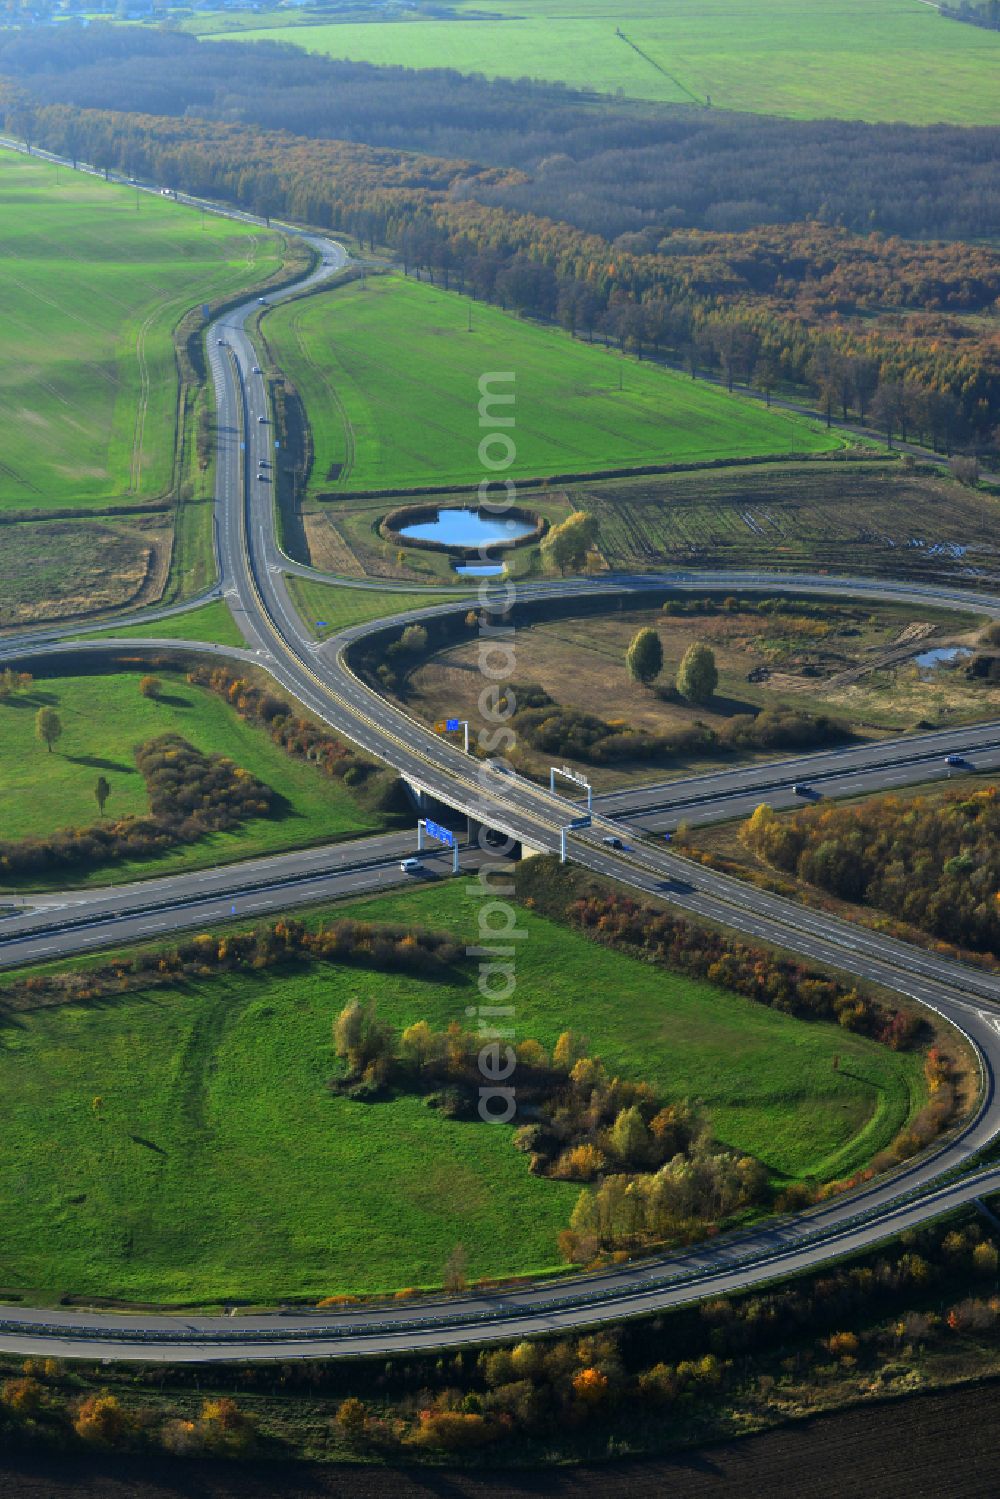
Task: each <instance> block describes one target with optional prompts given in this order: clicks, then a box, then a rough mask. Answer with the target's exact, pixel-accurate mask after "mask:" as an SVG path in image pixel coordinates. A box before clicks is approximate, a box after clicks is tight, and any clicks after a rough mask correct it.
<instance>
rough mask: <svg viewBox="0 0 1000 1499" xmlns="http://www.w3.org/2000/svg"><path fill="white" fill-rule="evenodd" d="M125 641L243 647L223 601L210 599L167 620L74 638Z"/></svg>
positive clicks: (95, 632)
mask: <svg viewBox="0 0 1000 1499" xmlns="http://www.w3.org/2000/svg"><path fill="white" fill-rule="evenodd" d="M112 636H114V637H117V638H123V639H128V640H205V641H209V642H212V643H214V644H215V645H235V646H245V645H246V641H245V640H244V638H243V636H242V635H241V634H240V632H239V629H238V627H237V625H236V621H235V620H234V619H233V616H232V614H231V613H230V612H229V606H228V604H225V603H223V601H222V599H213V600H212V602H211V603H210V604H202V605H201V606H200V607H199V608H197V609H190V610H188V611H187V613H185V614H170V615H168V616H167V617H166V619H152V620H150V621H149V622H148V623H147V624H139V625H132V624H129V623H128V622H127V621H123V623H122V624H120V625H118V626H116V627H113V628H112V629H109V630H91V631H90V632H89V633H88V634H86V635H74V636H72V637H71V638H72V639H74V640H104V639H106V638H108V637H112Z"/></svg>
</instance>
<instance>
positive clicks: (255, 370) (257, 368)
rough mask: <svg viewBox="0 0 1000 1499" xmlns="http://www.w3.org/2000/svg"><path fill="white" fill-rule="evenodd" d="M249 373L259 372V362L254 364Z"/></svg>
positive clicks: (257, 373) (255, 373)
mask: <svg viewBox="0 0 1000 1499" xmlns="http://www.w3.org/2000/svg"><path fill="white" fill-rule="evenodd" d="M251 373H252V374H254V375H259V374H260V365H259V364H255V365H254V367H253V370H252V372H251Z"/></svg>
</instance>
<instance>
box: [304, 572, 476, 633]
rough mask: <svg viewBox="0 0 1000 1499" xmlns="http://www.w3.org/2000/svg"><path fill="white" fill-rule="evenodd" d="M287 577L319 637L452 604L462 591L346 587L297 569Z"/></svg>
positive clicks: (306, 620) (311, 628) (306, 617)
mask: <svg viewBox="0 0 1000 1499" xmlns="http://www.w3.org/2000/svg"><path fill="white" fill-rule="evenodd" d="M286 581H287V583H288V591H289V593H290V594H291V597H292V602H293V603H294V605H295V607H296V609H297V610H298V612H299V615H300V616H301V618H302V622H303V624H306V625H308V627H309V629H310V630H312V632H313V634H314V635H318V636H320V637H323V636H326V635H336V633H337V632H338V630H347V629H349V628H350V627H351V625H360V624H364V623H366V622H367V621H368V620H370V619H388V618H389V616H390V615H393V614H402V613H404V611H406V610H409V609H420V608H422V607H425V606H430V605H431V604H451V603H455V602H456V601H457V599H459V598H461V592H460V591H459V592H458V593H457V594H454V593H436V592H434V591H433V590H432V589H427V590H426V591H421V592H420V593H417V592H416V591H415V590H412V591H411V592H409V593H404V592H402V591H401V590H397V591H396V592H393V590H392V589H388V588H385V589H383V588H380V589H374V588H343V587H341V586H340V585H339V584H337V583H315V582H314V581H313V580H312V578H300V577H297V576H296V575H295V574H294V573H291V574H289V576H288V578H287V580H286Z"/></svg>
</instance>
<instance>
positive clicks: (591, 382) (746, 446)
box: [267, 276, 840, 491]
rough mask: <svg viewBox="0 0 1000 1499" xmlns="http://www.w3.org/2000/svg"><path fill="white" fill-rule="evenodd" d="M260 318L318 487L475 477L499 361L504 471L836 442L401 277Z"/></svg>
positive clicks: (801, 424)
mask: <svg viewBox="0 0 1000 1499" xmlns="http://www.w3.org/2000/svg"><path fill="white" fill-rule="evenodd" d="M470 307H471V308H472V323H473V331H472V332H471V333H470V332H469V331H468V317H469V309H470ZM267 333H268V338H269V340H270V342H271V344H272V345H273V347H274V348H275V350H276V355H277V359H278V362H279V364H280V365H281V367H282V368H283V369H284V370H285V371H286V372H287V374H288V375H289V376H290V377H291V379H292V381H293V382H294V384H295V385H296V386H297V387H298V389H299V391H300V393H301V395H302V397H303V399H304V401H305V406H306V411H307V414H308V417H309V422H310V426H311V428H312V433H313V441H314V447H315V459H314V463H313V471H312V481H311V484H312V488H313V490H324V489H325V490H336V489H348V490H352V489H385V490H390V491H391V490H393V489H398V488H402V487H407V486H411V485H430V486H437V485H445V484H460V483H470V484H475V483H478V482H479V480H480V479H481V478H482V477H483V474H484V464H483V461H482V459H481V458H480V456H479V445H480V438H481V437H482V435H483V434H482V430H481V428H480V425H479V412H478V405H479V380H480V376H481V375H482V374H483V373H484V372H485V371H494V370H496V371H513V372H514V375H515V377H516V378H515V380H514V381H513V382H512V383H510V382H507V383H505V382H502V381H496V382H495V383H494V385H493V387H492V388H493V390H494V391H495V392H497V393H508V392H510V391H511V390H513V392H514V394H515V398H516V404H515V405H514V406H513V407H509V406H496V407H494V408H493V409H494V411H496V412H499V413H500V414H501V415H502V416H504V417H508V416H509V415H510V414H511V413H513V416H514V421H515V426H514V428H513V429H512V430H511V432H510V433H508V434H507V436H508V437H510V438H511V440H512V441H513V442H514V446H515V448H516V458H515V461H514V462H513V464H512V465H511V466H510V467H509V468H508V469H507V470H506V471H505V472H506V473H507V474H509V475H510V476H511V477H513V478H518V477H522V478H527V477H541V476H544V475H546V474H560V473H571V472H576V473H585V472H588V471H593V470H599V469H608V468H618V467H624V466H626V465H632V464H637V465H638V464H652V463H674V462H678V463H681V462H685V463H686V462H695V461H698V460H702V459H712V458H724V457H737V456H739V457H742V456H746V457H752V456H759V455H764V454H772V453H773V454H782V453H790V452H796V453H802V452H821V451H824V450H826V449H829V448H834V447H837V446H839V445H840V439H839V438H838V437H837V436H836V434H832V433H830V432H828V431H826V430H825V429H824V428H823V427H822V426H821V425H820V424H819V423H815V422H810V421H808V420H806V419H805V418H802V417H798V416H793V415H791V414H789V413H787V412H782V411H778V410H775V409H773V408H772V409H771V410H770V411H768V410H765V408H764V407H763V406H762V405H760V404H759V403H757V402H754V401H747V400H744V399H741V398H740V397H738V396H731V395H727V394H726V392H725V391H722V390H719V389H717V388H716V387H714V386H711V385H707V384H705V383H704V382H702V381H693V380H691V379H689V378H688V377H686V376H684V375H680V374H677V373H675V372H674V371H671V370H664V369H662V368H659V367H657V366H654V365H650V364H639V363H636V362H634V361H627V360H625V359H623V358H622V357H621V356H620V355H618V354H615V353H612V352H609V351H608V350H606V349H604V348H603V347H599V346H597V345H591V344H587V343H584V342H582V341H580V340H575V339H572V338H570V336H569V335H568V334H567V333H564V332H563V331H562V330H561V329H557V328H544V327H540V326H538V325H537V324H535V323H530V322H526V321H522V320H521V319H520V318H517V317H515V316H513V315H512V314H510V313H506V312H501V311H500V310H499V308H496V307H490V306H487V305H485V304H483V303H476V304H472V303H470V302H469V301H468V300H466V299H465V298H464V297H458V296H455V295H454V294H452V293H450V292H445V291H440V290H438V289H437V288H435V287H432V286H427V285H424V284H423V283H421V282H418V281H410V280H407V279H405V278H403V277H399V276H386V277H378V278H369V281H368V284H367V287H363V286H362V285H361V284H360V283H359V282H357V281H355V282H352V283H351V284H350V285H349V286H347V287H344V288H341V289H338V290H337V291H335V292H331V293H326V294H321V295H318V296H315V297H309V298H304V299H302V300H299V301H296V302H292V303H289V304H288V305H287V306H285V307H278V308H275V309H274V310H273V311H272V312H270V313H268V316H267ZM619 380H621V385H622V388H621V389H619ZM505 456H506V454H505V451H502V450H501V449H500V448H499V447H495V448H492V449H490V451H489V459H490V460H491V461H494V462H499V461H500V460H501V459H502V458H504V457H505Z"/></svg>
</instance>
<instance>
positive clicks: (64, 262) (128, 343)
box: [0, 151, 282, 510]
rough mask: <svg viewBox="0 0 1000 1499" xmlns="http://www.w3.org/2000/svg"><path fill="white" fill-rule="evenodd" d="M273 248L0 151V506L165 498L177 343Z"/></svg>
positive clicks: (275, 248)
mask: <svg viewBox="0 0 1000 1499" xmlns="http://www.w3.org/2000/svg"><path fill="white" fill-rule="evenodd" d="M281 243H282V242H281V240H280V238H279V237H278V236H276V235H271V234H262V233H260V232H259V231H256V230H253V229H250V228H247V227H245V226H243V225H241V224H235V223H230V222H229V221H228V220H226V219H221V218H218V217H217V216H215V215H212V214H204V215H202V214H198V213H196V212H194V211H193V210H191V209H189V208H184V207H182V206H181V205H179V204H177V203H173V202H171V201H169V200H168V199H166V198H160V197H154V196H152V195H151V194H149V193H137V192H135V191H133V190H132V189H129V188H125V187H114V186H111V185H109V184H107V183H105V182H103V181H101V180H100V179H98V178H96V177H93V176H90V175H87V174H84V173H82V172H73V171H70V170H69V169H68V168H66V167H63V168H62V169H60V170H58V171H57V169H56V168H55V167H52V166H49V165H47V164H46V163H43V162H40V161H38V160H36V159H35V158H28V157H25V156H22V155H20V154H19V153H17V152H12V151H0V326H2V327H3V347H4V358H3V364H2V366H0V508H3V509H5V510H39V509H54V508H56V507H60V508H65V507H73V508H81V509H86V508H88V507H93V508H96V507H99V505H100V503H101V502H102V501H106V500H109V499H123V498H129V499H139V500H141V499H150V498H153V497H154V496H158V495H162V494H164V493H165V492H167V491H168V490H169V488H170V485H171V480H172V473H173V463H174V438H175V427H176V408H177V394H178V389H177V370H176V363H175V358H174V348H173V342H172V337H171V334H172V330H173V328H174V326H175V325H176V323H177V322H178V321H179V319H180V318H181V316H182V315H183V314H184V313H185V312H186V311H187V310H188V309H189V308H190V307H191V306H192V305H195V304H197V303H200V302H213V301H214V300H216V299H217V298H222V297H227V296H231V295H233V294H235V293H238V292H240V291H242V290H244V289H251V288H252V287H254V286H256V285H258V284H259V283H260V282H262V281H265V280H266V279H267V278H268V277H269V276H270V275H272V274H273V272H274V271H276V270H277V269H278V268H279V267H280V265H281V259H282V248H281Z"/></svg>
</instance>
